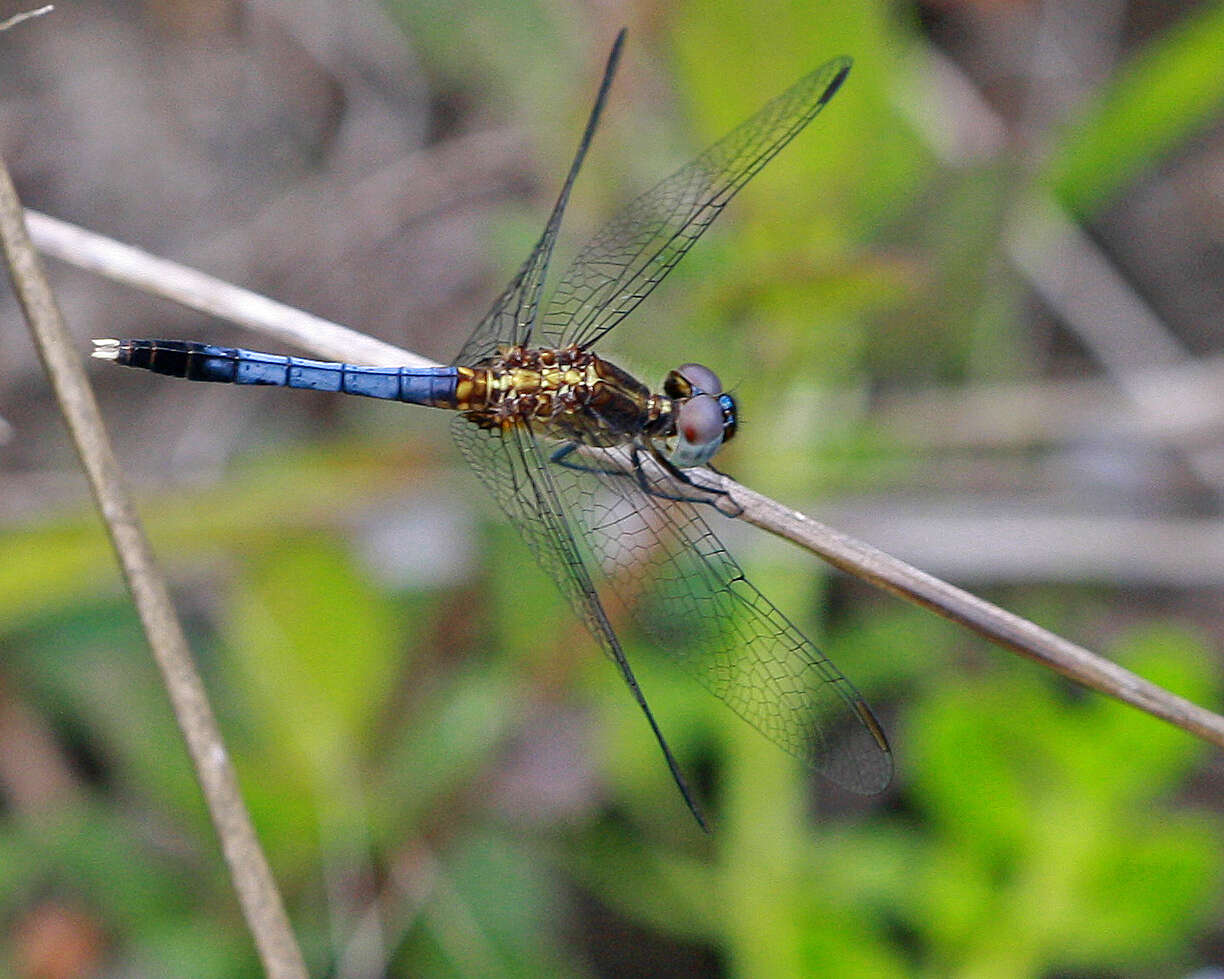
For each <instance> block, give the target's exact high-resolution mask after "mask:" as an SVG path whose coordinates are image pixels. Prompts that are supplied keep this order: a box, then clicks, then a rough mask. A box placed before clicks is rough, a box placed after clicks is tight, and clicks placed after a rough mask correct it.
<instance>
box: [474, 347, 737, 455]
mask: <svg viewBox="0 0 1224 979" xmlns="http://www.w3.org/2000/svg"><path fill="white" fill-rule="evenodd" d="M455 407H456V408H458V410H460V411H462V412H464V413H465V414H466V416H467V418H468V419H469V420H470V421H472V422H474V423H475V424H477V425H478V426H480V427H481V428H500V429H503V430H508V429H511V428H515V427H518V426H520V425H524V424H525V425H528V426H530V427H531V428H532V429H533V430H535V431H537V432H538V433H539V434H546V435H549V436H552V437H556V438H558V439H562V440H570V441H576V442H581V443H583V444H585V445H592V446H604V447H606V446H611V445H620V444H625V443H628V442H632V441H649V442H652V443H655V444H656V445H658V447H659V449H660V450H661V451H662V452H663V454H664V455H665V456H666V457H667V458H668V460H669V461H671V462H672V463H673V464H675V465H677V466H680V467H682V468H687V467H690V466H699V465H703V464H704V463H705V462H707V461H709V459H710V457H711V456H712V455H713V454H714V453H715V452H716V451H717V450H718V448H719V447H720V446H721V445H722V443H723V442H724V441H726V440H727V439H728V438H730V437H731V435H733V434H734V432H735V402H734V401H733V400H732V399H731V396H730V395H728V394H724V393H723V392H722V386H721V384H720V383H719V381H718V377H717V376H716V375H715V374H714V372H713V371H711V370H709V369H708V368H705V367H702V366H700V365H699V364H685V365H684V366H683V367H680V368H678V369H677V370H674V371H672V372H671V373H669V374H668V376H667V380H666V381H665V382H664V386H663V393H661V394H655V393H652V392H651V390H650V389H649V388H648V387H647V386H646V385H645V384H643V383H642V382H641V381H639V380H638V379H637V378H635V377H634V376H633V375H632V374H630V373H629V372H628V371H626V370H624V369H622V368H620V367H617V366H616V365H615V364H613V363H612V362H611V361H609V360H605V359H604V358H602V357H600V356H598V355H597V354H594V353H591V352H590V351H588V350H583V349H581V348H579V347H576V346H569V347H562V348H559V349H556V348H550V347H521V346H520V347H508V348H506V349H504V350H502V351H500V352H499V353H498V354H497V355H496V356H495V357H491V358H489V359H487V360H485V361H481V362H480V363H479V364H476V365H475V366H473V367H461V368H459V381H458V385H457V388H456V404H455Z"/></svg>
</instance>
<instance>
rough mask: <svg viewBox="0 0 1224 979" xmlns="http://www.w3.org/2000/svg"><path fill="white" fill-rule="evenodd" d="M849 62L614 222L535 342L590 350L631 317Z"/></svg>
mask: <svg viewBox="0 0 1224 979" xmlns="http://www.w3.org/2000/svg"><path fill="white" fill-rule="evenodd" d="M850 64H851V61H850V59H849V58H844V57H843V58H834V59H833V60H832V61H829V62H827V63H826V64H824V65H822V66H821V67H819V68H817V69H816V70H815V71H813V72H812V73H811V74H809V75H806V76H804V77H803V78H801V79H799V81H798V82H796V83H795V84H794V85H792V86H791V87H790V88H789V89H787V90H786V91H785V92H783V93H782V94H781V95H779V96H778V97H777V98H775V99H773V100H772V101H770V102H767V103H766V104H765V105H764V106H763V107H762V108H761V109H760V110H759V111H758V112H757V113H756V115H754V116H752V117H751V118H750V119H747V120H745V121H744V122H743V123H741V124H740V125H739V126H737V127H736V128H735V129H733V130H731V132H729V133H728V134H727V135H726V136H724V137H723V138H722V139H720V140H719V141H718V142H717V143H715V144H714V145H713V146H711V147H710V148H709V149H708V150H706V151H705V152H704V153H702V154H701V156H699V157H697V159H695V160H693V162H692V163H690V164H688V165H687V166H685V167H683V168H682V169H680V170H678V171H676V173H674V174H672V175H671V176H670V177H668V178H667V179H666V180H664V181H663V182H662V183H660V184H659V185H658V186H656V187H655V188H654V189H653V190H649V191H647V192H646V193H645V194H643V195H642V196H641V197H639V198H638V199H637V200H635V201H633V202H632V203H630V204H629V205H628V206H626V207H625V209H624V210H622V211H621V212H620V213H619V214H617V215H616V216H615V217H614V218H612V220H611V221H609V222H608V224H606V225H605V226H604V227H603V228H602V229H601V230H600V231H599V232H598V233H597V234H596V235H595V237H594V238H592V239H591V241H590V242H588V243H587V244H586V246H585V247H584V248H583V249H582V251H581V252H579V254H578V256H577V258H575V259H574V262H573V264H572V265H571V266H570V267H569V269H568V270H567V271H566V273H565V275H564V276H563V277H562V279H561V281H560V283H559V284H558V286H557V291H556V293H555V294H554V295H553V296H552V297H551V299H550V300H549V303H548V306H547V307H546V309H545V312H544V315H543V317H542V318H541V321H540V329H539V330H538V331H537V339H536V342H537V343H538V344H539V345H541V346H554V347H563V346H566V345H568V344H571V343H574V344H577V345H578V346H579V347H583V348H586V347H589V346H590V345H591V344H593V343H595V342H596V341H597V340H598V339H599V338H600V337H602V336H603V335H604V334H605V333H607V332H608V331H609V330H610V329H612V328H613V327H614V326H616V324H617V323H619V322H620V321H621V320H623V319H624V318H625V317H626V316H628V315H629V313H631V312H632V311H633V310H634V309H635V308H636V307H637V305H638V303H640V302H641V301H642V300H643V299H645V298H646V297H647V296H648V295H650V293H651V291H652V290H653V289H654V287H655V286H657V285H658V284H659V283H660V282H661V281H663V278H664V277H665V276H666V275H667V273H668V272H670V271H671V270H672V269H673V268H674V267H675V265H676V263H677V262H679V261H680V259H681V258H683V257H684V255H685V253H686V252H687V251H688V250H689V249H690V248H692V247H693V244H694V242H696V241H697V239H698V238H700V237H701V233H702V232H703V231H705V229H706V228H708V227H709V226H710V223H711V222H712V221H713V220H714V219H715V218H716V217H718V215H719V213H720V212H721V211H722V209H723V208H724V207H725V206H726V205H727V202H728V201H730V200H731V198H732V197H734V196H735V194H736V192H737V191H739V189H740V188H741V187H743V186H744V184H746V183H747V182H748V181H749V180H750V179H752V177H753V175H755V174H756V172H757V171H758V170H760V169H761V167H763V166H764V165H765V164H766V163H768V162H769V161H770V160H771V159H772V158H773V156H774V155H775V154H776V153H777V152H778V151H779V150H780V149H782V147H783V146H785V145H786V144H787V143H789V142H790V141H791V140H792V139H793V138H794V137H795V136H796V135H797V134H798V133H799V132H800V131H801V130H802V129H803V128H804V126H806V125H807V124H808V123H809V122H811V121H812V119H814V118H815V117H816V114H817V113H818V112H820V110H821V109H823V108H824V106H825V104H826V103H827V102H828V101H829V99H831V98H832V97H833V95H834V93H836V92H837V89H838V88H839V87H840V86H841V83H842V81H843V80H844V79H845V77H846V74H847V73H848V72H849V71H850Z"/></svg>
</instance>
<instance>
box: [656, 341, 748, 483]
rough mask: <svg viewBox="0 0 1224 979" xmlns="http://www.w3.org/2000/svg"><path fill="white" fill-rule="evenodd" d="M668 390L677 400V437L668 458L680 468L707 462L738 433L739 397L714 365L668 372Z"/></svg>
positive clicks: (684, 367) (702, 464)
mask: <svg viewBox="0 0 1224 979" xmlns="http://www.w3.org/2000/svg"><path fill="white" fill-rule="evenodd" d="M663 391H664V393H665V394H666V395H667V396H668V397H669V398H671V399H672V401H673V402H674V403H675V409H674V410H675V418H676V437H675V443H674V445H672V446H671V448H670V449H669V451H668V453H667V458H668V461H669V462H671V463H672V464H673V465H675V466H677V467H679V468H680V469H688V468H690V467H692V466H704V465H705V464H706V463H707V462H709V461H710V459H711V458H713V456H714V453H715V452H717V451H718V450H719V448H721V447H722V444H723V443H724V442H726V441H728V440H729V439H730V438H731V437H732V436H733V435H735V427H736V409H735V399H734V398H732V397H731V395H729V394H726V393H724V391H723V389H722V382H721V381H720V380H719V379H718V375H717V374H715V373H714V372H713V371H712V370H710V368H708V367H704V366H702V365H701V364H684V365H683V366H681V367H677V368H676V369H675V370H674V371H671V372H670V373H669V374H668V375H667V380H665V381H664V382H663Z"/></svg>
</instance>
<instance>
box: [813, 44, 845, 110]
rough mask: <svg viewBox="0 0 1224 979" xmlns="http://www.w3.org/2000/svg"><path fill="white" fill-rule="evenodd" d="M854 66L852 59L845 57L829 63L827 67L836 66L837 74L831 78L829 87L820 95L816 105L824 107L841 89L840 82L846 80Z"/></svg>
mask: <svg viewBox="0 0 1224 979" xmlns="http://www.w3.org/2000/svg"><path fill="white" fill-rule="evenodd" d="M853 65H854V59H853V58H851V57H848V56H847V55H842V56H841V57H840V58H834V59H833V60H832V61H830V62H829V64H828V67H830V68H831V67H834V66H837V74H836V75H834V76H833V79H832V81H830V82H829V87H828V88H826V89H825V90H824V92H823V93H822V94H821V96H820V99H819V101H818V104H819V105H821V106H824V105H825V104H827V103H828V101H829V99H831V98H833V96H834V95H836V94H837V90H838V89H839V88H841V87H842V82H844V81H845V80H846V76H847V75H848V74H850V68H851V67H852V66H853Z"/></svg>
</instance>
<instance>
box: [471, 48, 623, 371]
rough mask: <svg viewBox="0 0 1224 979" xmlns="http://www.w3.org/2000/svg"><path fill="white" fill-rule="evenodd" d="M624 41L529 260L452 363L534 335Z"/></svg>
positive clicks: (612, 59) (611, 58)
mask: <svg viewBox="0 0 1224 979" xmlns="http://www.w3.org/2000/svg"><path fill="white" fill-rule="evenodd" d="M624 43H625V32H624V31H623V30H622V31H621V32H620V33H619V34H617V35H616V41H615V42H614V43H613V45H612V52H611V53H610V54H609V55H608V63H607V66H606V67H605V68H604V74H603V81H602V82H601V83H600V85H599V94H598V95H596V97H595V105H594V107H593V108H592V109H591V115H590V116H589V117H588V119H587V124H586V129H585V130H584V131H583V133H582V139H581V140H579V142H578V151H577V152H576V153H575V154H574V162H573V163H571V164H570V168H569V173H568V174H567V175H566V177H565V183H564V184H563V185H562V186H561V193H560V194H559V195H558V197H557V203H556V204H554V205H553V209H552V214H550V215H549V217H548V223H547V224H546V225H545V226H544V233H543V234H541V235H540V240H539V241H537V242H536V245H535V248H533V249H532V251H531V254H530V255H529V256H527V261H526V262H524V263H523V267H522V268H521V269H519V271H518V274H517V275H516V276H515V277H514V278H513V279H511V280H510V284H509V285H508V286H506V288H505V291H504V292H502V294H501V295H500V296H498V297H497V301H496V302H495V303H494V304H493V308H492V309H490V310H489V312H488V313H487V314H486V315H485V317H484V319H482V320H481V321H480V322H479V323H478V324H477V325H476V329H475V330H474V331H473V333H472V335H471V336H470V337H469V338H468V341H467V343H465V344H464V345H463V349H462V350H460V351H459V355H458V356H457V357H456V358H455V359H454V361H452V363H454V364H462V365H464V366H470V365H472V364H477V363H479V362H480V361H482V360H485V359H486V358H488V357H492V356H493V355H495V354H496V353H497V351H498V348H499V347H510V346H515V345H519V344H523V345H526V344H528V343H529V342H530V341H531V331H532V327H533V326H534V325H535V321H536V313H537V312H538V310H539V304H540V289H541V288H542V287H543V285H544V277H545V275H546V273H547V272H548V262H549V259H550V258H551V257H552V250H553V245H554V243H555V242H556V240H557V232H558V231H559V230H560V229H561V219H562V217H563V216H564V214H565V206H566V204H568V203H569V197H570V191H571V190H573V187H574V180H575V179H576V178H577V176H578V171H579V170H580V169H581V168H582V161H583V160H584V159H585V158H586V154H587V149H589V148H590V145H591V139H592V137H593V136H594V135H595V129H596V127H597V126H598V125H599V117H600V115H602V114H603V108H604V104H605V103H606V102H607V100H608V90H609V89H610V88H611V87H612V77H613V76H614V75H615V74H616V67H617V65H618V64H619V62H620V56H621V48H622V47H623V46H624Z"/></svg>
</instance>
